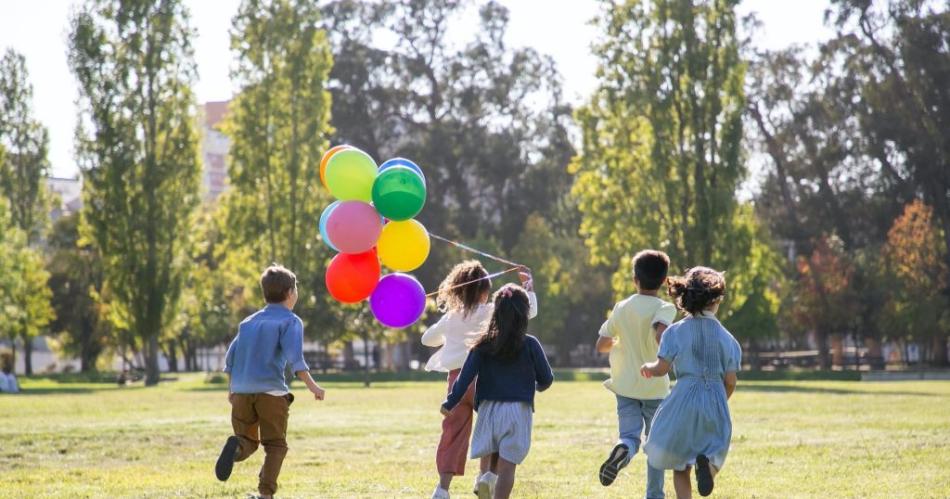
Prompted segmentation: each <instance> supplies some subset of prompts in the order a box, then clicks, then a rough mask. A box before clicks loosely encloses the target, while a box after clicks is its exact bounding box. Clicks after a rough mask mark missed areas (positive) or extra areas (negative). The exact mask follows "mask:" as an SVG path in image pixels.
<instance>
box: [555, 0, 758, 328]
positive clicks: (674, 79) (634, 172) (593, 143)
mask: <svg viewBox="0 0 950 499" xmlns="http://www.w3.org/2000/svg"><path fill="white" fill-rule="evenodd" d="M736 3H737V2H734V1H724V0H719V1H714V2H693V1H666V0H654V1H628V2H624V3H620V4H615V3H613V2H604V4H603V5H604V11H603V14H602V16H601V18H600V19H599V20H598V24H599V26H600V27H601V28H602V29H603V30H604V36H603V39H602V41H601V42H600V43H599V44H598V45H597V46H596V47H595V53H596V54H597V56H598V57H599V58H600V61H601V64H600V67H599V69H598V75H599V78H600V85H599V87H598V89H597V91H596V92H595V94H594V95H593V97H592V98H591V100H590V102H589V103H588V104H587V105H586V106H585V107H583V108H582V109H580V110H578V112H577V120H578V122H579V124H580V127H581V135H582V141H583V142H582V144H583V146H582V149H581V151H580V152H579V154H578V156H577V157H576V158H575V159H574V161H573V163H572V164H571V172H573V173H574V175H575V180H574V187H573V193H574V196H575V198H576V199H577V200H578V204H579V207H580V210H581V212H582V213H583V215H584V217H583V221H582V223H581V232H582V233H583V234H584V235H585V236H586V238H587V245H588V247H589V248H590V250H591V256H592V258H593V261H594V262H595V263H598V264H604V265H611V266H615V265H617V264H618V262H619V263H620V266H619V267H617V272H616V273H615V274H614V280H613V284H614V290H615V292H616V293H617V294H618V295H619V294H625V293H628V292H630V291H631V290H632V288H633V282H632V279H631V278H630V276H631V275H632V274H631V272H632V269H631V268H630V263H629V262H630V257H632V256H633V254H634V253H635V252H636V251H637V250H639V249H641V248H646V247H652V248H657V249H661V250H664V251H666V252H667V253H668V254H669V255H670V258H671V260H672V262H673V268H672V271H673V272H676V271H678V270H681V269H684V268H687V267H691V266H694V265H708V266H712V267H715V268H718V269H723V270H727V271H728V272H729V275H730V276H733V277H732V278H731V279H730V280H731V281H732V282H734V283H737V284H740V285H739V286H735V287H731V288H730V300H728V301H727V302H726V304H725V306H724V307H723V311H722V316H723V317H724V319H726V320H728V319H729V318H730V316H731V314H732V313H733V312H734V311H736V310H738V309H740V308H742V307H743V306H744V304H746V303H748V304H749V307H748V308H747V309H746V311H745V312H746V313H749V312H751V311H752V310H757V311H758V312H757V313H756V316H758V315H759V314H765V315H766V316H769V315H770V314H773V312H772V310H773V308H774V306H773V305H772V304H771V302H773V301H774V296H772V295H770V291H769V290H770V288H771V286H772V285H773V284H774V283H773V281H772V278H773V277H775V276H776V274H775V272H774V271H773V269H774V267H775V264H774V261H775V254H774V251H773V250H772V248H771V245H770V242H769V241H768V240H767V239H765V238H764V237H765V236H764V235H763V234H764V232H763V231H761V230H760V229H759V228H758V223H757V221H756V220H755V217H754V216H753V215H752V213H751V212H750V211H749V210H747V209H740V208H739V206H740V205H739V203H738V202H737V200H736V191H737V190H738V188H739V185H740V182H741V181H742V180H743V178H744V175H745V166H744V163H743V158H742V144H741V140H742V119H741V118H742V114H743V110H744V106H745V95H744V92H743V78H744V74H745V73H744V64H743V62H742V61H741V60H740V58H739V53H738V45H739V42H738V40H737V37H736V33H735V12H734V8H735V4H736ZM753 298H754V299H753ZM750 299H751V300H752V301H749V300H750ZM755 300H764V301H760V302H759V304H758V305H755V306H753V305H754V304H755V303H756V301H755ZM766 302H768V303H769V304H768V305H767V304H766ZM743 322H745V323H748V322H749V321H748V320H747V319H744V320H743ZM738 334H740V335H749V334H755V333H754V332H753V331H739V332H738Z"/></svg>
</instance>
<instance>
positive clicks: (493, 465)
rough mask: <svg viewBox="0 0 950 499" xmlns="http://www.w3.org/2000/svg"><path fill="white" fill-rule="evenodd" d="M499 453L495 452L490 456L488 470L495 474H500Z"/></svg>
mask: <svg viewBox="0 0 950 499" xmlns="http://www.w3.org/2000/svg"><path fill="white" fill-rule="evenodd" d="M498 459H499V458H498V453H497V452H495V453H494V454H492V455H491V456H488V470H489V471H491V472H492V473H494V474H496V475H497V474H498Z"/></svg>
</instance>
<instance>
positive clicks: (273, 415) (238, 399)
mask: <svg viewBox="0 0 950 499" xmlns="http://www.w3.org/2000/svg"><path fill="white" fill-rule="evenodd" d="M293 400H294V396H293V395H290V394H288V395H285V396H283V397H277V396H274V395H268V394H266V393H251V394H243V393H235V394H233V395H232V396H231V426H233V427H234V434H235V435H237V436H238V437H240V438H241V450H240V452H239V454H238V457H237V459H235V461H243V460H245V459H247V458H248V457H250V456H251V454H253V453H254V451H256V450H257V446H258V445H259V444H264V466H262V467H261V472H260V474H259V475H258V476H259V478H260V481H259V483H258V485H257V489H258V491H259V492H260V493H261V495H273V494H274V493H275V492H277V475H280V465H281V464H282V463H283V462H284V456H286V455H287V416H288V415H289V414H290V403H291V402H293Z"/></svg>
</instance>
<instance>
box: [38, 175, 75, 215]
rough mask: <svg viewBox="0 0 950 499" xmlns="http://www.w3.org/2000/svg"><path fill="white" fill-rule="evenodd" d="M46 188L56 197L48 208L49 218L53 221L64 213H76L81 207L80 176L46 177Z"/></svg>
mask: <svg viewBox="0 0 950 499" xmlns="http://www.w3.org/2000/svg"><path fill="white" fill-rule="evenodd" d="M46 188H47V189H48V190H49V192H50V193H51V194H54V195H55V196H56V198H57V199H54V202H53V206H52V207H51V208H50V219H51V220H52V221H53V222H55V221H56V220H57V219H59V218H60V217H62V216H64V215H71V214H73V213H78V212H79V210H81V209H82V177H81V176H79V175H76V178H63V177H47V178H46Z"/></svg>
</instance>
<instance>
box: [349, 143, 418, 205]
mask: <svg viewBox="0 0 950 499" xmlns="http://www.w3.org/2000/svg"><path fill="white" fill-rule="evenodd" d="M337 154H340V153H337ZM425 204H426V183H425V181H424V180H422V176H420V175H419V174H418V173H416V172H415V170H413V169H412V168H409V167H407V166H392V167H389V168H386V169H385V170H383V171H381V172H380V173H379V176H377V177H376V181H375V182H373V206H375V207H376V211H378V212H379V214H380V215H382V216H384V217H386V218H388V219H390V220H395V221H397V222H401V221H403V220H409V219H410V218H412V217H414V216H416V215H418V214H419V212H420V211H422V207H423V205H425Z"/></svg>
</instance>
